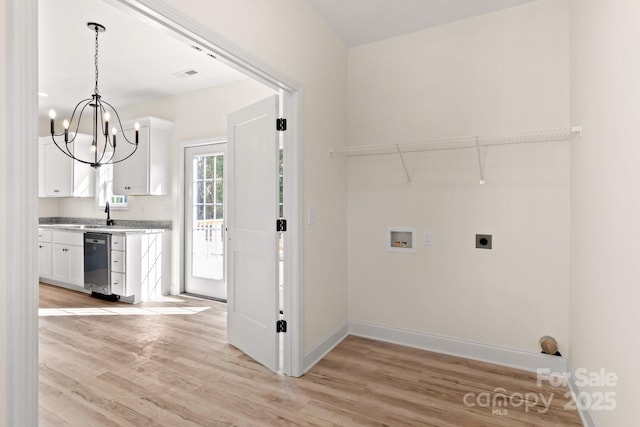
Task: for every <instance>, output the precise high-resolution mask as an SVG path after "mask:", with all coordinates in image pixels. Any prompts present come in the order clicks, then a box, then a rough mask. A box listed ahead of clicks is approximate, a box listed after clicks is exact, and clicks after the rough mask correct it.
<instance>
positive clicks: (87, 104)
mask: <svg viewBox="0 0 640 427" xmlns="http://www.w3.org/2000/svg"><path fill="white" fill-rule="evenodd" d="M87 27H88V28H89V30H91V31H94V32H95V34H96V44H95V46H96V51H95V57H94V63H95V69H96V73H95V87H94V89H93V94H92V95H91V98H87V99H83V100H82V101H80V102H78V104H76V106H75V108H74V109H73V113H71V119H69V120H66V119H65V120H64V122H63V128H64V130H63V132H62V133H56V132H55V118H56V112H55V110H53V109H51V110H49V118H50V119H51V139H53V142H54V143H55V144H56V146H57V147H58V148H59V149H60V151H62V152H63V153H64V154H65V155H66V156H68V157H71V158H72V159H73V160H76V161H78V162H81V163H85V164H88V165H91V166H92V167H93V168H99V167H100V166H102V165H109V164H114V163H119V162H122V161H123V160H126V159H128V158H129V157H131V156H132V155H133V153H135V152H136V150H137V149H138V139H139V137H138V134H139V130H140V124H139V123H136V124H135V141H134V142H131V141H130V140H129V139H128V138H127V135H125V132H124V130H123V129H122V123H121V122H120V116H119V115H118V112H117V111H116V109H115V108H114V107H113V106H112V105H111V104H109V103H108V102H107V101H105V100H104V99H103V98H102V96H101V95H100V91H99V89H98V34H100V33H103V32H105V31H106V28H105V27H104V26H103V25H100V24H97V23H95V22H88V23H87ZM83 114H85V116H87V115H89V114H90V115H91V125H92V126H91V129H92V132H93V135H92V136H93V139H92V140H91V152H86V153H84V157H83V156H82V154H83V153H82V150H76V149H74V148H77V147H74V145H73V143H74V141H75V140H76V136H77V135H78V129H80V123H81V122H82V117H83ZM112 116H113V117H114V124H117V127H116V126H113V127H112V128H111V129H109V121H110V120H111V117H112ZM74 119H75V122H74ZM70 128H71V129H72V132H71V134H70V132H69V129H70ZM118 128H119V130H120V132H121V133H122V138H123V140H124V142H125V143H126V144H125V146H127V145H128V146H129V151H130V152H128V151H127V152H126V153H125V156H124V157H122V156H119V157H116V156H115V153H116V134H117V133H118ZM118 147H120V146H118Z"/></svg>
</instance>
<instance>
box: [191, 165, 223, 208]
mask: <svg viewBox="0 0 640 427" xmlns="http://www.w3.org/2000/svg"><path fill="white" fill-rule="evenodd" d="M194 163H195V165H194V166H195V167H194V168H193V174H194V176H193V194H194V198H193V199H194V208H195V209H194V215H195V219H196V221H213V220H222V219H223V218H224V210H223V194H224V193H223V191H224V187H223V181H222V179H223V172H224V171H223V167H224V155H222V154H217V155H213V156H197V157H195V158H194Z"/></svg>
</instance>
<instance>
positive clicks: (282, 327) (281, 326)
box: [276, 320, 287, 333]
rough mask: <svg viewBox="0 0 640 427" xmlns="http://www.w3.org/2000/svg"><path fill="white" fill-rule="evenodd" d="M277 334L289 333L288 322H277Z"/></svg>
mask: <svg viewBox="0 0 640 427" xmlns="http://www.w3.org/2000/svg"><path fill="white" fill-rule="evenodd" d="M276 332H278V333H280V332H287V321H286V320H278V321H277V322H276Z"/></svg>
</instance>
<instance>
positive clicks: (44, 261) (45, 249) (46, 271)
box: [38, 242, 51, 279]
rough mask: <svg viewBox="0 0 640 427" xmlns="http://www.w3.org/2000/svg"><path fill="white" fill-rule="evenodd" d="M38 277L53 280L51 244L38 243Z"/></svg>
mask: <svg viewBox="0 0 640 427" xmlns="http://www.w3.org/2000/svg"><path fill="white" fill-rule="evenodd" d="M38 276H40V279H51V243H50V242H38Z"/></svg>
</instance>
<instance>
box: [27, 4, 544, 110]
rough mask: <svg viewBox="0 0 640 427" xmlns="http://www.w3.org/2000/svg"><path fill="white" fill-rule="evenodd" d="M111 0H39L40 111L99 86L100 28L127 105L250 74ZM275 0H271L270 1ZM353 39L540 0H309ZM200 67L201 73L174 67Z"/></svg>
mask: <svg viewBox="0 0 640 427" xmlns="http://www.w3.org/2000/svg"><path fill="white" fill-rule="evenodd" d="M109 1H110V0H106V1H105V0H82V1H79V0H40V2H39V16H40V20H39V37H38V40H39V57H38V59H39V90H40V91H41V92H44V93H47V94H48V95H49V96H48V97H40V98H39V101H40V114H41V115H46V112H47V111H48V110H49V109H50V108H55V109H56V110H58V111H59V112H60V114H69V113H70V112H71V110H72V109H73V107H74V106H75V105H76V103H78V102H79V101H81V100H83V99H86V98H89V97H90V96H91V94H92V93H93V86H94V42H95V40H94V33H93V32H91V31H90V30H89V29H87V22H98V23H100V24H102V25H104V26H105V27H106V28H107V31H106V32H105V33H101V34H100V38H99V41H100V56H99V65H100V67H99V70H100V82H99V83H100V86H99V89H100V94H101V95H102V96H103V99H104V100H106V101H107V102H109V103H111V104H112V105H114V106H115V107H116V108H118V109H121V108H123V107H126V106H130V105H134V104H137V103H140V102H144V101H149V100H153V99H156V98H160V97H165V96H171V95H177V94H182V93H188V92H192V91H196V90H201V89H204V88H208V87H214V86H218V85H223V84H227V83H230V82H233V81H237V80H240V79H243V78H246V77H245V76H244V75H243V74H241V73H239V72H237V71H235V70H234V69H232V68H230V67H228V66H226V65H224V64H223V63H221V62H220V61H219V60H216V59H213V58H211V57H209V56H207V54H206V52H204V51H200V52H199V51H196V50H195V49H193V48H192V47H191V46H189V45H188V44H186V43H185V42H184V41H182V40H178V39H177V38H174V37H172V36H171V35H169V34H167V33H166V32H163V31H160V30H158V29H157V28H154V27H153V26H152V24H151V23H149V22H145V21H144V20H142V19H141V18H139V17H136V16H134V15H133V13H132V12H131V11H129V10H127V9H126V8H122V7H119V8H116V7H114V6H112V5H111V4H109V3H108V2H109ZM267 1H268V0H267ZM307 1H308V2H309V3H310V4H311V5H312V6H313V7H314V8H315V9H316V10H318V12H319V13H320V15H321V16H323V17H324V18H325V19H326V20H327V22H328V23H329V25H331V26H332V27H333V28H334V29H335V30H336V31H337V33H338V34H339V35H340V36H341V37H342V38H343V39H344V41H345V43H346V44H347V45H348V46H356V45H360V44H364V43H369V42H373V41H377V40H381V39H385V38H389V37H394V36H397V35H400V34H405V33H409V32H414V31H418V30H421V29H424V28H428V27H432V26H435V25H440V24H443V23H446V22H451V21H455V20H459V19H464V18H468V17H471V16H475V15H480V14H484V13H488V12H491V11H495V10H498V9H503V8H506V7H511V6H515V5H518V4H522V3H526V2H529V1H535V0H307ZM187 70H196V71H197V72H198V73H197V74H196V75H194V76H189V77H186V76H182V77H176V75H175V74H180V73H184V71H187Z"/></svg>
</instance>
